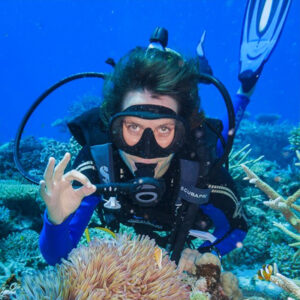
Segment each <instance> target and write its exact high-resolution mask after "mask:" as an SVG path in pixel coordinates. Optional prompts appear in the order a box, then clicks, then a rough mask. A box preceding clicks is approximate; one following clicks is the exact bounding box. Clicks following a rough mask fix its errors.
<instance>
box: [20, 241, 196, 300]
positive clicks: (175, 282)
mask: <svg viewBox="0 0 300 300" xmlns="http://www.w3.org/2000/svg"><path fill="white" fill-rule="evenodd" d="M154 252H155V242H154V240H150V238H149V237H146V236H138V237H134V238H132V237H131V236H128V235H117V238H116V239H115V240H99V239H94V240H93V241H92V242H91V243H90V244H89V245H88V246H80V247H78V248H77V249H74V250H72V252H71V253H70V255H69V257H68V260H63V261H62V263H61V264H60V265H56V267H55V269H54V270H53V271H43V272H39V273H37V274H36V275H34V276H26V277H24V278H23V283H22V287H21V289H20V292H19V295H18V298H17V299H61V300H71V299H72V300H73V299H74V300H75V299H80V300H84V299H88V300H92V299H103V300H105V299H111V300H112V299H113V300H118V299H120V300H121V299H123V300H124V299H143V300H150V299H161V300H169V299H170V300H171V299H189V293H190V289H189V287H188V286H187V285H185V284H184V283H183V282H182V274H181V272H180V271H179V270H178V269H177V267H176V264H175V263H174V262H172V261H171V260H170V259H169V257H168V255H166V253H164V254H163V258H162V262H161V268H159V266H158V265H157V263H156V261H155V256H154Z"/></svg>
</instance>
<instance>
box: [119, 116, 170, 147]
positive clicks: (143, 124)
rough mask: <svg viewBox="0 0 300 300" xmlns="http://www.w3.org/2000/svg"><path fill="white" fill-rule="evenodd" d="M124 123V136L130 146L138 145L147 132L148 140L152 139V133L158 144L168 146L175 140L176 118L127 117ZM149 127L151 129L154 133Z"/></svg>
mask: <svg viewBox="0 0 300 300" xmlns="http://www.w3.org/2000/svg"><path fill="white" fill-rule="evenodd" d="M122 125H123V126H122V130H123V138H124V140H125V142H126V144H127V145H128V146H134V145H136V144H137V143H138V142H139V141H140V139H141V138H142V136H143V134H144V133H145V135H146V136H147V138H148V140H150V139H151V135H154V138H155V140H156V142H157V144H158V145H159V146H160V147H162V148H167V147H168V146H170V144H171V143H172V142H173V139H174V136H175V130H176V120H175V119H157V120H145V119H141V118H137V117H125V118H124V119H123V124H122ZM147 129H150V130H151V131H152V134H151V133H150V132H149V130H147ZM145 131H146V132H145ZM147 131H148V132H147Z"/></svg>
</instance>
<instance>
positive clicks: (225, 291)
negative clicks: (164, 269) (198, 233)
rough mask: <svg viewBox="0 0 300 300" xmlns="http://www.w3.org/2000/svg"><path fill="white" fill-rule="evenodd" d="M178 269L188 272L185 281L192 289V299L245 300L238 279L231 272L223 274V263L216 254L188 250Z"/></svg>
mask: <svg viewBox="0 0 300 300" xmlns="http://www.w3.org/2000/svg"><path fill="white" fill-rule="evenodd" d="M178 268H179V269H184V270H185V271H186V272H187V275H188V277H186V278H185V279H184V280H185V281H186V282H187V283H188V284H189V285H190V286H191V288H192V293H191V299H193V298H194V299H212V300H229V299H231V300H238V299H243V296H242V292H241V290H240V289H239V286H238V279H237V278H236V276H235V275H234V274H233V273H231V272H221V268H222V267H221V261H220V259H219V258H218V257H217V256H216V255H214V254H211V253H204V254H201V253H199V252H198V251H197V250H192V249H188V248H187V249H185V250H184V251H183V253H182V258H181V259H180V262H179V266H178ZM205 297H207V298H205Z"/></svg>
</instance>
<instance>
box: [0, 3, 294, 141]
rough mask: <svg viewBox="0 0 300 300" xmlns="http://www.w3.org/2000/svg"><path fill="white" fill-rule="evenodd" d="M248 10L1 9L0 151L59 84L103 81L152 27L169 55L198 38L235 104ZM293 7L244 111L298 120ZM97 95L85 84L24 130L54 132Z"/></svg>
mask: <svg viewBox="0 0 300 300" xmlns="http://www.w3.org/2000/svg"><path fill="white" fill-rule="evenodd" d="M246 3H247V1H240V0H235V1H234V0H226V1H225V0H190V1H181V0H172V1H171V0H162V1H149V0H145V1H138V0H115V1H99V0H91V1H83V0H81V1H80V0H79V1H71V0H51V1H50V0H26V1H25V0H12V1H11V0H2V1H0V66H1V73H0V76H1V79H0V80H1V81H0V82H1V104H2V109H1V110H0V142H6V141H9V140H11V139H13V138H14V136H15V133H16V130H17V126H18V124H19V123H20V121H21V119H22V117H23V115H24V114H25V112H26V111H27V109H28V108H29V106H30V105H31V104H32V102H33V101H34V100H35V99H36V98H37V97H38V96H39V95H40V94H41V93H42V92H43V91H44V90H45V89H47V88H48V87H50V86H51V85H52V84H54V83H55V82H57V81H58V80H60V79H62V78H64V77H66V76H68V75H71V74H74V73H78V72H84V71H98V72H108V71H110V70H111V69H110V66H108V65H107V64H105V60H106V59H107V58H108V57H112V58H114V59H115V60H118V59H119V58H120V57H121V56H122V55H124V54H125V53H126V52H127V51H128V50H130V49H132V48H133V47H135V46H136V45H140V46H147V44H148V39H149V36H150V35H151V33H152V31H153V29H154V28H155V27H156V26H163V27H165V28H167V29H168V31H169V47H171V48H173V49H175V50H177V51H179V52H182V53H184V54H186V55H188V56H194V55H195V48H196V46H197V43H198V41H199V39H200V37H201V35H202V33H203V31H204V30H206V41H205V52H206V56H207V58H208V60H209V63H210V65H211V66H212V68H213V71H214V75H215V76H216V77H217V78H219V79H220V80H221V81H222V82H223V83H224V84H225V86H226V87H227V89H228V90H229V92H230V94H231V95H232V96H234V93H235V91H236V90H237V89H238V87H239V82H238V80H237V74H238V67H239V45H240V36H241V27H242V21H243V16H244V11H245V7H246ZM299 16H300V3H299V1H293V3H292V5H291V8H290V12H289V15H288V18H287V21H286V24H285V27H284V30H283V33H282V36H281V38H280V41H279V43H278V45H277V47H276V49H275V51H274V52H273V54H272V56H271V58H270V59H269V61H268V63H267V65H266V66H265V68H264V70H263V75H262V77H261V78H260V80H259V82H258V84H257V87H256V90H255V93H254V95H253V97H252V100H251V103H250V105H249V106H248V111H249V112H250V113H251V114H253V115H255V114H258V113H277V114H280V115H281V116H282V120H288V121H290V122H292V123H297V122H299V120H300V101H299V99H300V85H299V78H300V36H299V34H298V28H299V27H300V17H299ZM84 94H89V95H90V94H93V95H101V81H100V80H99V79H97V80H94V79H93V80H86V81H82V82H76V83H72V84H70V85H68V86H67V87H64V88H62V89H60V90H59V91H57V92H55V93H54V94H53V95H51V96H50V97H49V98H47V99H46V101H45V102H44V103H43V105H42V106H41V107H40V108H39V109H38V110H37V111H36V113H35V115H34V116H33V118H32V121H31V123H29V124H28V126H27V127H26V128H25V134H26V132H27V133H28V134H35V135H38V136H44V135H47V133H49V132H51V134H52V135H54V136H55V134H56V133H55V132H52V131H51V130H52V128H51V126H50V124H51V123H52V122H53V121H55V120H56V119H57V118H63V117H64V116H65V115H66V111H67V109H68V107H69V106H70V105H71V103H72V102H74V101H78V100H79V99H80V98H81V97H82V95H84ZM200 95H201V98H202V102H203V106H204V108H205V109H206V111H207V113H208V114H209V115H210V116H220V115H221V114H222V112H223V111H224V109H225V107H224V105H223V103H222V101H221V100H220V99H218V97H217V96H216V95H217V93H215V91H213V88H207V87H204V88H203V89H202V91H201V92H200Z"/></svg>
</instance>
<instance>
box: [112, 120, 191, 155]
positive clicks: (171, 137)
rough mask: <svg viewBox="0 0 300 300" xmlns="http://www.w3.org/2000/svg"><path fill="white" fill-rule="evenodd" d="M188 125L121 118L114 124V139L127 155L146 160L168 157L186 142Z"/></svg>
mask: <svg viewBox="0 0 300 300" xmlns="http://www.w3.org/2000/svg"><path fill="white" fill-rule="evenodd" d="M185 132H186V130H185V125H184V123H183V121H181V120H180V119H179V118H169V117H165V116H163V117H161V118H146V117H145V118H142V117H140V116H137V115H135V116H132V115H120V116H115V117H114V118H113V119H112V120H111V121H110V138H111V141H112V142H113V144H114V145H115V146H116V147H117V148H118V149H121V150H123V151H124V152H126V153H128V154H131V155H135V156H139V157H143V158H157V157H166V156H168V155H170V154H171V153H175V152H177V151H178V149H179V148H180V147H181V146H182V145H183V143H184V140H185Z"/></svg>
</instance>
